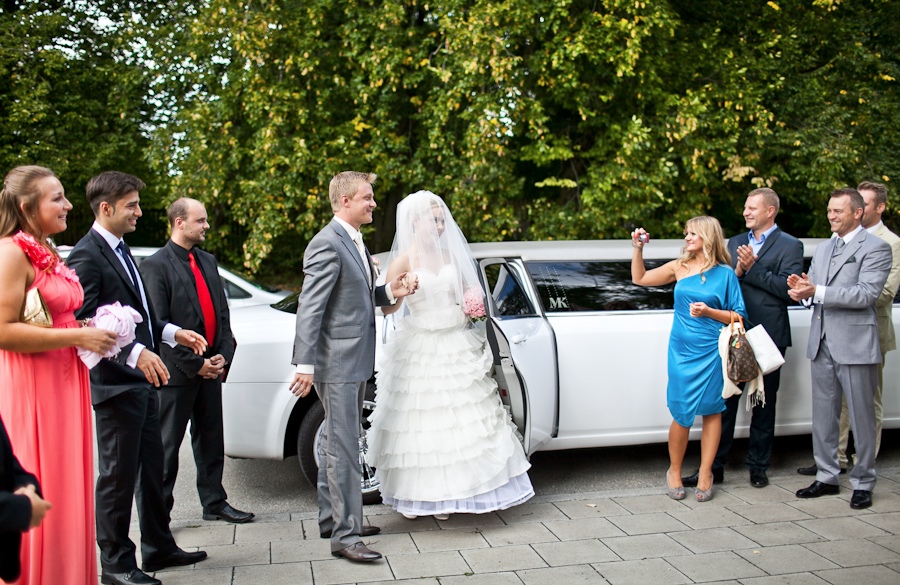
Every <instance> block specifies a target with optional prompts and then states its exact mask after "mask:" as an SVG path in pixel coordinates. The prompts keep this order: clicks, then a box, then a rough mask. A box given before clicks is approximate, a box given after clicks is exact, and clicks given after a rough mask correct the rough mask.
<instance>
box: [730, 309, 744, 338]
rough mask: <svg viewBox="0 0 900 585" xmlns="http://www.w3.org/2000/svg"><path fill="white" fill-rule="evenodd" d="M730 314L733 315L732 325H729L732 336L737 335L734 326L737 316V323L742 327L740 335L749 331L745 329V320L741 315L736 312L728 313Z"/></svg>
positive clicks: (739, 330)
mask: <svg viewBox="0 0 900 585" xmlns="http://www.w3.org/2000/svg"><path fill="white" fill-rule="evenodd" d="M728 312H729V313H731V324H730V325H729V327H730V328H731V334H732V335H734V333H735V331H734V324H735V319H734V316H735V315H737V322H738V324H739V325H740V329H738V333H740V332H741V331H744V332H745V333H746V331H747V329H746V328H745V327H744V318H743V317H742V316H741V314H740V313H738V312H736V311H728Z"/></svg>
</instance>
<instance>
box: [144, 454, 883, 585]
mask: <svg viewBox="0 0 900 585" xmlns="http://www.w3.org/2000/svg"><path fill="white" fill-rule="evenodd" d="M811 479H812V478H808V477H802V476H799V475H796V474H782V475H774V476H770V480H771V484H770V485H769V486H768V487H766V488H764V489H754V488H751V487H749V486H748V485H747V484H746V483H745V482H743V481H738V480H737V479H734V480H732V481H731V482H727V481H726V483H725V484H723V485H722V486H720V487H717V489H716V494H715V498H714V499H713V500H712V501H711V502H707V503H702V504H701V503H698V502H696V501H695V500H694V499H693V498H692V493H691V492H690V491H689V494H688V498H686V499H685V500H683V501H681V502H676V501H673V500H670V499H669V498H668V497H666V496H665V494H664V493H663V491H662V489H661V488H660V489H658V490H656V489H654V490H649V489H641V490H632V491H623V492H602V493H593V494H578V495H577V496H572V497H571V498H568V497H565V496H552V497H551V496H544V497H537V498H534V499H533V500H532V501H531V502H529V503H527V504H525V505H522V506H519V507H517V508H514V509H511V510H506V511H503V512H498V513H494V514H487V515H483V516H464V515H461V516H454V517H451V519H450V520H448V521H446V522H438V521H436V520H434V519H432V518H419V519H417V520H412V521H411V520H406V519H405V518H403V517H402V516H400V515H399V514H396V513H394V512H393V511H392V510H390V509H389V508H386V507H384V506H373V507H367V509H366V513H367V519H368V521H369V523H371V524H374V525H376V526H380V527H381V528H382V530H383V532H382V533H381V534H379V535H378V536H375V537H373V538H369V539H365V541H366V542H367V544H369V546H371V547H372V548H373V549H375V550H377V551H379V552H381V553H382V554H384V559H383V560H382V561H380V562H377V563H371V564H355V563H351V562H349V561H346V560H343V559H335V558H334V557H332V556H331V554H330V549H329V544H328V541H326V540H321V539H320V538H319V535H318V529H317V527H316V522H315V516H314V514H310V513H303V514H279V515H263V516H261V517H259V518H258V519H257V521H256V522H254V523H252V524H246V525H238V526H234V525H225V524H222V523H212V522H204V521H202V520H197V521H196V522H187V521H180V522H175V523H173V532H174V533H175V537H176V539H177V541H178V543H179V544H180V545H181V546H182V547H183V548H185V549H187V550H196V549H197V548H202V549H203V550H206V551H207V552H208V553H209V558H208V559H207V560H206V561H204V562H202V563H199V564H197V565H195V566H193V567H185V568H182V569H179V570H171V571H164V572H160V573H157V574H156V576H157V577H158V578H159V579H161V580H162V581H163V583H164V585H188V584H190V585H207V584H208V585H251V584H253V585H256V584H265V585H304V584H315V585H339V584H348V583H366V584H387V583H390V584H395V585H414V584H415V585H420V584H421V585H425V584H429V585H436V584H441V585H545V584H546V585H569V584H580V583H609V584H611V585H630V584H653V585H665V584H670V583H671V584H678V583H731V584H735V583H741V584H746V585H775V584H797V585H806V584H810V585H813V584H825V583H831V584H834V585H840V584H851V583H852V584H854V585H856V584H865V585H881V584H884V585H898V584H900V468H890V469H880V470H879V479H878V485H877V487H876V491H875V493H874V505H873V506H872V508H870V509H868V510H861V511H857V510H852V509H851V508H850V504H849V499H850V495H851V490H850V488H849V483H848V481H847V480H846V479H844V481H843V485H842V490H841V494H840V495H838V496H826V497H823V498H819V499H817V500H800V499H797V498H796V497H795V496H794V495H793V494H794V492H795V491H796V490H797V489H799V488H801V487H805V486H807V485H808V484H809V483H810V481H811ZM132 536H133V538H134V539H135V541H137V540H138V538H139V536H138V535H137V534H133V535H132Z"/></svg>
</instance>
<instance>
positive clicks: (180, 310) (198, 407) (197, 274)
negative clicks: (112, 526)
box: [141, 197, 253, 524]
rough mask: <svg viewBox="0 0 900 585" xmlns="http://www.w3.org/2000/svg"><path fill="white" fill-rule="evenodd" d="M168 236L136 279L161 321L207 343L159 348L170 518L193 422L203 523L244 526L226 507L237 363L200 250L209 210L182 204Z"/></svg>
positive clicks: (242, 515) (172, 209)
mask: <svg viewBox="0 0 900 585" xmlns="http://www.w3.org/2000/svg"><path fill="white" fill-rule="evenodd" d="M168 216H169V226H170V227H171V229H172V236H171V238H170V239H169V241H168V243H166V245H165V246H163V247H162V248H160V249H159V251H157V252H156V253H155V254H153V255H152V256H150V257H149V258H147V259H146V260H144V261H143V262H142V263H141V275H142V276H143V277H144V281H145V282H146V283H147V289H148V294H149V295H150V299H151V300H152V301H153V306H154V307H155V308H156V310H157V312H158V315H157V316H158V317H159V318H160V319H162V320H163V321H172V322H174V323H178V324H179V325H181V326H183V327H189V328H191V329H194V330H196V331H202V332H203V334H204V335H205V336H206V339H207V341H209V347H208V348H207V350H206V353H205V354H204V355H197V354H195V353H194V352H192V351H190V350H189V349H187V348H186V347H182V346H180V345H176V346H175V347H169V346H167V345H163V346H162V348H161V350H162V351H161V353H160V357H162V359H163V363H165V364H166V366H167V367H168V369H169V374H170V375H171V378H170V379H169V383H168V385H166V386H165V387H161V388H160V389H159V391H158V392H159V418H160V426H161V428H162V439H163V448H164V449H165V460H164V465H163V496H164V497H165V499H166V507H167V508H168V510H169V512H171V511H172V506H173V504H174V503H175V500H174V497H173V495H172V493H173V491H174V489H175V478H176V477H177V476H178V451H179V448H180V447H181V442H182V440H183V439H184V432H185V429H186V428H187V423H188V421H191V446H192V447H193V449H194V462H195V463H196V465H197V492H198V493H199V495H200V502H201V503H202V504H203V519H204V520H225V521H227V522H234V523H238V524H242V523H244V522H250V521H251V520H252V519H253V514H251V513H249V512H242V511H240V510H237V509H235V508H233V507H231V505H230V504H229V503H228V502H227V501H226V497H227V495H226V493H225V488H224V487H223V486H222V474H223V470H224V467H225V444H224V431H223V428H222V373H223V372H224V370H225V366H226V365H227V364H229V363H231V358H232V357H233V356H234V337H233V336H232V334H231V316H230V314H229V312H228V299H227V298H226V297H225V288H224V287H223V286H222V280H221V279H220V278H219V268H218V264H217V263H216V259H215V257H214V256H213V255H212V254H210V253H208V252H204V251H203V250H201V249H200V248H199V245H200V244H202V243H203V242H204V241H206V230H208V229H209V222H207V215H206V208H205V207H203V204H202V203H200V202H199V201H197V200H196V199H188V198H185V197H182V198H180V199H177V200H175V201H174V202H173V203H172V205H170V206H169V213H168Z"/></svg>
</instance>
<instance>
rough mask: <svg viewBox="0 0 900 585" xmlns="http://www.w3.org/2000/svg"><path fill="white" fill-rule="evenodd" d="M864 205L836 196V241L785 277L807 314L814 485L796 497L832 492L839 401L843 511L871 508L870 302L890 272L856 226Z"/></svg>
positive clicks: (831, 205) (874, 352)
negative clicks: (844, 418)
mask: <svg viewBox="0 0 900 585" xmlns="http://www.w3.org/2000/svg"><path fill="white" fill-rule="evenodd" d="M864 207H865V203H864V202H863V198H862V196H861V195H860V194H859V192H858V191H857V190H856V189H853V188H849V187H848V188H845V189H836V190H835V191H833V192H832V193H831V199H830V200H829V202H828V221H829V223H830V224H831V231H833V232H834V233H835V234H836V236H837V237H835V238H832V239H831V240H830V241H828V242H825V243H823V244H820V245H819V247H818V248H816V252H815V255H814V256H813V261H812V265H811V266H810V269H809V275H808V276H807V275H806V274H803V275H802V276H797V275H796V274H792V275H791V276H789V277H788V286H790V288H791V290H790V291H789V293H788V294H789V295H790V296H791V298H792V299H794V300H795V301H803V302H804V304H807V305H809V304H811V305H812V307H813V316H812V324H811V326H810V331H809V345H808V346H807V352H806V353H807V357H808V358H809V359H810V360H812V366H811V370H812V382H813V388H812V420H813V426H812V434H813V455H814V456H815V460H816V468H817V473H816V480H815V481H814V482H813V483H812V484H811V485H810V486H809V487H807V488H803V489H801V490H799V491H797V497H798V498H817V497H819V496H823V495H826V494H837V493H838V492H839V491H840V485H839V480H838V474H839V473H840V470H841V468H840V465H839V463H838V455H837V451H838V429H839V421H840V415H841V397H842V396H844V397H846V399H847V406H848V408H849V409H850V422H851V427H852V428H853V436H854V437H856V446H857V465H856V466H855V467H854V468H853V471H852V472H851V474H850V484H851V485H852V486H853V496H852V497H851V499H850V507H851V508H854V509H862V508H868V507H869V506H871V505H872V488H873V487H875V405H874V398H875V389H876V387H877V385H878V367H877V365H878V364H879V363H881V348H880V346H879V344H878V326H877V319H876V316H875V302H876V301H877V300H878V295H879V294H881V290H882V288H883V287H884V282H885V280H887V277H888V273H889V272H890V270H891V248H890V246H889V245H888V244H887V243H885V242H884V241H883V240H881V239H880V238H878V237H876V236H874V235H872V234H870V233H868V232H867V231H866V230H864V229H863V227H862V225H861V223H860V222H861V220H862V215H863V208H864Z"/></svg>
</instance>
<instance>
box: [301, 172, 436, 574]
mask: <svg viewBox="0 0 900 585" xmlns="http://www.w3.org/2000/svg"><path fill="white" fill-rule="evenodd" d="M375 178H376V176H375V175H374V174H373V173H357V172H353V171H344V172H342V173H338V174H337V175H335V176H334V178H332V179H331V184H330V185H329V186H328V195H329V198H330V199H331V209H332V211H333V212H334V220H332V221H331V223H329V224H328V225H327V226H325V228H324V229H322V231H320V232H319V233H318V234H316V236H315V237H314V238H313V239H312V241H311V242H310V243H309V245H308V246H307V247H306V253H305V254H304V256H303V272H304V274H305V277H304V279H303V292H301V293H300V306H299V309H298V310H297V334H296V337H295V339H294V358H293V360H292V363H294V364H296V365H297V372H296V373H295V374H294V379H293V381H292V382H291V386H290V390H291V392H293V393H294V394H295V395H297V396H299V397H301V398H304V397H305V396H307V395H308V394H309V393H310V390H311V389H312V385H313V382H314V381H315V385H316V393H317V394H318V395H319V399H320V400H321V401H322V405H323V406H324V407H325V429H326V433H325V434H326V437H325V445H324V450H325V454H324V455H325V457H324V458H320V460H319V477H318V481H317V486H316V487H317V490H318V495H319V533H320V535H321V537H322V538H330V539H331V554H333V555H334V556H336V557H344V558H346V559H349V560H351V561H357V562H367V561H375V560H378V559H380V558H381V555H380V554H379V553H377V552H375V551H373V550H370V549H369V548H368V547H366V545H365V544H363V543H362V540H360V537H361V536H372V535H374V534H377V533H378V532H379V531H380V530H381V529H380V528H378V527H376V526H363V523H362V522H363V511H362V492H361V490H360V481H361V478H360V466H359V430H360V417H361V416H362V403H363V396H364V394H365V388H366V383H367V382H368V380H369V378H371V377H372V373H373V371H374V369H375V307H374V305H376V304H377V305H378V306H385V305H393V304H395V303H396V302H397V301H398V300H400V299H402V298H403V297H404V296H406V295H409V294H412V293H414V292H415V290H416V288H417V286H418V282H417V281H416V278H415V276H414V275H412V274H410V275H407V274H406V273H403V274H401V275H400V276H398V277H397V278H395V279H394V280H393V281H391V282H390V286H388V285H382V286H378V287H376V286H374V283H375V270H374V267H373V265H372V260H371V257H370V256H369V252H368V251H367V250H366V248H365V246H364V245H363V242H362V234H360V232H359V229H360V228H361V227H362V226H363V224H367V223H372V210H373V209H375V195H374V192H373V191H372V184H373V183H374V182H375Z"/></svg>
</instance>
